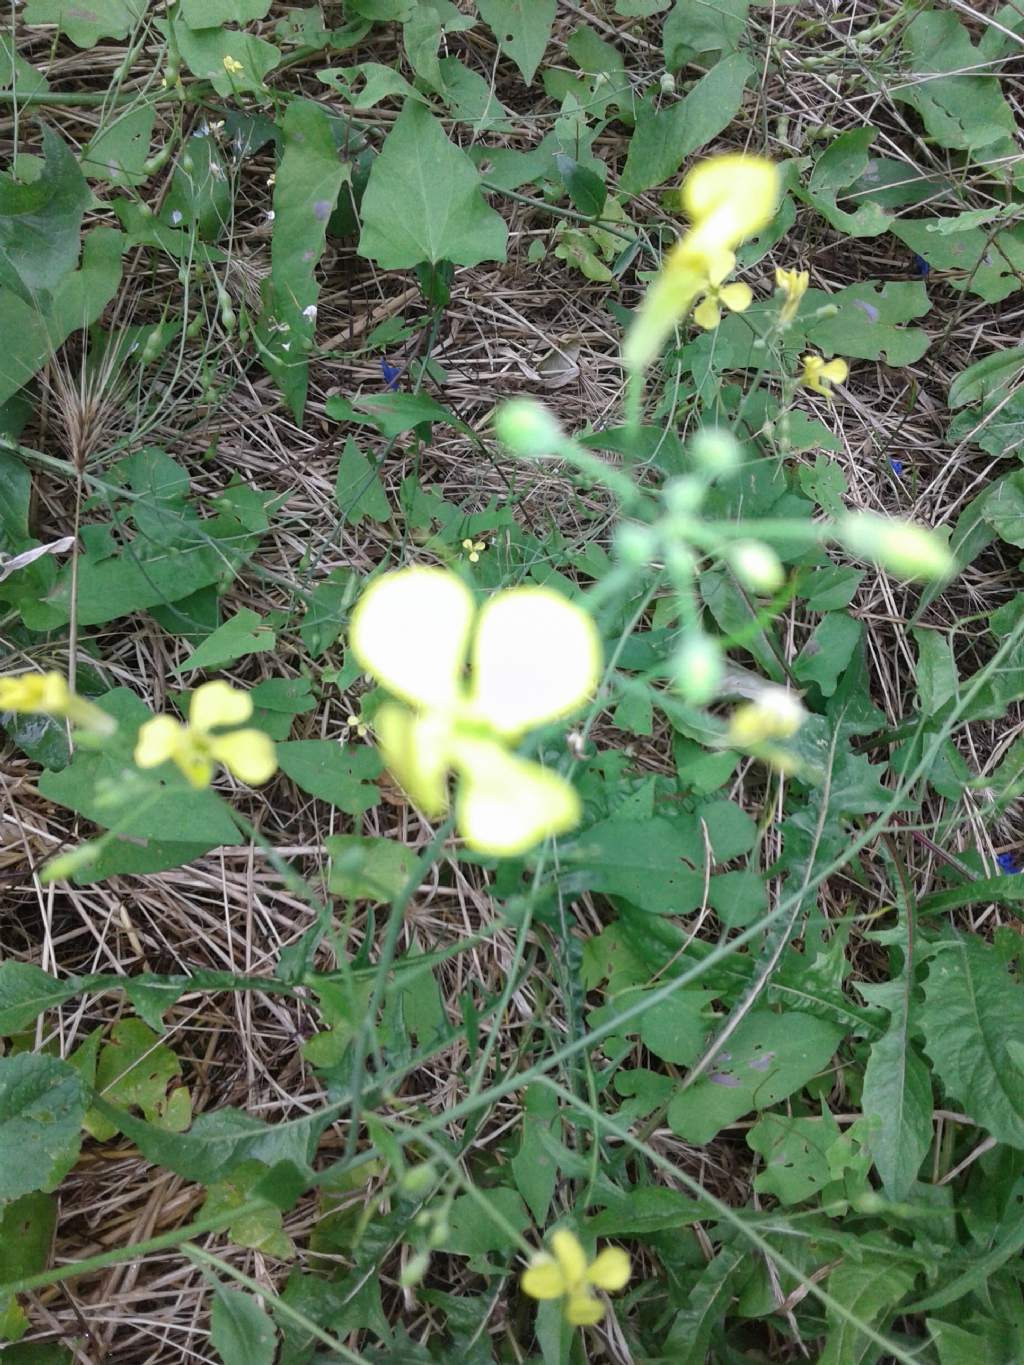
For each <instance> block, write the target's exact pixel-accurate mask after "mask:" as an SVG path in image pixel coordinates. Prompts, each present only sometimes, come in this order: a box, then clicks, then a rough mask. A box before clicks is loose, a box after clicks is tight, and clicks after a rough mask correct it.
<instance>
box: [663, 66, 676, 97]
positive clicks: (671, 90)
mask: <svg viewBox="0 0 1024 1365" xmlns="http://www.w3.org/2000/svg"><path fill="white" fill-rule="evenodd" d="M660 85H661V93H662V94H663V95H674V94H675V93H676V78H675V76H673V75H672V72H671V71H663V72H662V73H661V81H660Z"/></svg>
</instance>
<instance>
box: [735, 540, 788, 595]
mask: <svg viewBox="0 0 1024 1365" xmlns="http://www.w3.org/2000/svg"><path fill="white" fill-rule="evenodd" d="M727 557H728V560H729V563H730V565H731V566H732V570H733V572H734V573H735V575H736V577H737V578H738V579H739V580H740V582H741V583H742V584H743V586H744V587H745V588H749V589H750V590H751V592H778V590H779V589H780V588H781V587H782V585H783V583H784V582H785V581H786V571H785V569H783V567H782V563H781V561H780V559H779V557H778V555H777V554H776V553H775V551H774V550H773V549H771V548H770V547H769V546H767V545H762V543H761V542H760V541H759V540H737V541H735V542H734V543H733V544H732V545H730V546H729V549H728V551H727Z"/></svg>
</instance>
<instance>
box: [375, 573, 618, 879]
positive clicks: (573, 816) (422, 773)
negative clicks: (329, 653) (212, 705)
mask: <svg viewBox="0 0 1024 1365" xmlns="http://www.w3.org/2000/svg"><path fill="white" fill-rule="evenodd" d="M349 644H350V646H351V648H352V652H353V654H354V655H355V657H356V659H358V661H359V663H360V665H361V667H362V668H363V669H365V670H366V672H368V673H370V674H372V675H373V677H375V678H376V679H377V680H378V681H379V682H381V683H383V684H384V686H385V687H386V688H387V689H388V691H390V692H391V693H393V694H394V696H395V697H397V698H399V702H400V703H403V704H399V702H389V703H386V704H385V705H384V706H382V707H380V709H379V710H378V711H377V712H376V714H375V716H374V729H375V731H376V734H377V738H378V741H379V743H380V747H381V751H382V753H383V756H384V760H385V762H386V763H387V765H388V767H389V768H390V769H391V771H392V773H393V774H394V775H395V777H396V778H397V779H398V781H399V782H400V783H401V784H402V786H403V787H404V788H405V790H406V791H407V792H408V793H409V795H410V797H411V798H412V799H413V801H415V802H416V804H417V805H418V806H419V807H420V809H421V810H422V811H423V812H424V814H426V815H428V816H430V817H432V818H436V817H438V816H440V815H441V814H442V813H443V812H444V811H445V809H446V808H447V805H448V796H447V775H448V772H449V770H452V769H454V771H455V772H456V773H457V774H458V778H459V782H458V791H457V796H456V808H455V814H456V823H457V825H458V828H459V830H460V832H461V834H462V835H463V837H464V838H465V840H466V842H467V844H469V846H470V847H471V848H475V849H477V850H478V851H480V852H483V853H491V854H514V853H522V852H524V851H525V850H526V849H528V848H530V847H532V846H533V845H534V844H535V843H537V842H538V841H539V840H540V839H543V838H545V837H546V836H548V835H551V834H559V833H562V832H564V831H566V830H569V829H572V828H573V827H574V826H575V825H576V824H577V823H578V821H579V818H580V802H579V797H578V796H577V795H576V791H575V789H574V788H573V787H572V786H571V785H570V784H569V783H568V782H566V781H565V779H564V778H562V777H560V776H559V775H558V774H557V773H553V772H550V771H549V770H548V769H546V768H544V767H542V766H541V765H540V764H538V763H533V762H530V761H528V760H526V759H523V758H519V757H517V756H516V755H515V754H513V753H511V752H510V750H511V747H512V746H513V745H514V744H515V743H516V742H517V741H518V740H519V739H520V738H521V737H522V736H523V735H524V734H525V733H526V731H527V730H528V729H530V728H532V727H534V726H537V725H542V724H544V723H545V722H548V721H553V720H558V719H561V718H562V717H563V716H567V715H568V714H569V713H570V712H572V711H574V710H575V709H576V708H577V707H578V706H579V705H580V704H581V703H582V702H583V701H585V700H586V698H587V697H588V696H590V695H591V693H592V692H593V691H594V689H595V687H596V686H597V682H598V678H599V675H600V667H601V647H600V642H599V639H598V636H597V631H596V629H595V627H594V623H593V621H592V620H591V619H590V617H589V616H588V615H587V613H586V612H584V611H582V610H581V609H580V608H579V607H577V606H574V605H573V604H572V603H571V602H568V601H566V599H565V598H564V597H561V596H559V595H558V593H555V592H552V591H551V590H550V589H548V588H540V587H522V588H512V589H510V590H508V591H506V592H499V593H497V594H495V596H493V597H492V598H491V599H490V600H489V601H488V602H487V603H486V604H485V605H484V606H483V607H482V608H481V609H480V610H479V611H477V608H476V605H475V603H474V601H473V597H472V594H471V593H470V591H469V589H468V588H467V587H466V586H465V584H464V583H463V582H462V580H461V579H460V578H458V577H456V575H455V574H453V573H450V572H448V571H447V570H445V569H435V568H426V567H416V568H410V569H399V570H397V571H396V572H394V573H389V574H385V575H384V576H383V577H381V578H378V579H377V580H376V582H374V583H372V584H371V585H370V587H368V588H367V590H366V592H365V593H364V594H363V596H362V597H361V598H360V600H359V602H358V603H357V604H356V607H355V610H354V611H353V613H352V624H351V629H350V632H349ZM467 661H468V663H469V678H468V679H466V678H465V677H464V672H465V669H466V665H467Z"/></svg>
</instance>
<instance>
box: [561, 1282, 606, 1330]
mask: <svg viewBox="0 0 1024 1365" xmlns="http://www.w3.org/2000/svg"><path fill="white" fill-rule="evenodd" d="M565 1316H566V1317H567V1318H568V1320H569V1321H570V1322H571V1323H572V1325H573V1326H574V1327H593V1325H594V1324H595V1323H596V1322H600V1321H601V1319H602V1318H603V1317H604V1304H603V1303H602V1302H601V1300H600V1299H599V1298H597V1297H596V1295H594V1294H592V1293H591V1292H590V1290H589V1289H586V1288H583V1289H577V1290H576V1291H575V1293H573V1294H570V1295H569V1297H568V1298H567V1299H566V1301H565Z"/></svg>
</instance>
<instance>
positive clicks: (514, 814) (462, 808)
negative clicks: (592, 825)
mask: <svg viewBox="0 0 1024 1365" xmlns="http://www.w3.org/2000/svg"><path fill="white" fill-rule="evenodd" d="M453 752H454V757H455V763H456V766H457V767H458V770H459V773H460V777H461V781H460V782H459V790H458V797H457V800H456V810H455V813H456V824H457V825H458V828H459V832H460V833H461V834H462V836H463V838H464V839H465V840H466V843H467V844H468V845H469V847H470V848H474V849H476V850H477V852H479V853H490V854H495V855H497V856H499V857H500V856H511V855H513V854H516V853H525V852H526V850H527V849H529V848H533V846H534V845H535V844H538V843H540V841H541V840H542V839H545V838H547V837H548V836H549V835H554V834H564V833H565V832H566V831H567V830H570V829H575V827H576V826H577V825H578V824H579V820H580V814H581V808H580V799H579V797H578V796H577V794H576V790H575V788H574V787H572V786H571V785H570V784H569V783H568V782H566V781H565V779H564V778H562V777H559V776H558V774H557V773H553V772H549V771H548V770H547V769H546V768H542V767H541V766H540V764H539V763H531V762H529V760H527V759H525V758H517V757H516V756H515V755H514V754H510V753H508V752H507V750H506V749H504V748H503V747H502V745H501V744H499V743H498V742H497V741H495V740H485V739H484V740H481V739H463V738H460V737H456V739H455V742H454V745H453Z"/></svg>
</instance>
